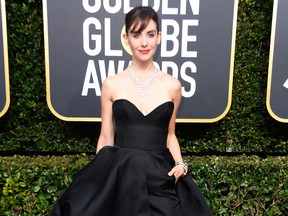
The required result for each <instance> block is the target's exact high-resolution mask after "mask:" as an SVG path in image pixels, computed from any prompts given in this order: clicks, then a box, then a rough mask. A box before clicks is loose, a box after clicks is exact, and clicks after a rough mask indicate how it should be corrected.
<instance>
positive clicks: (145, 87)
mask: <svg viewBox="0 0 288 216" xmlns="http://www.w3.org/2000/svg"><path fill="white" fill-rule="evenodd" d="M157 72H158V69H157V67H156V69H155V71H154V73H153V75H152V76H151V78H150V79H149V80H148V81H147V82H146V83H142V82H141V81H140V80H139V78H138V77H137V76H136V75H135V74H134V73H133V72H132V71H131V70H130V66H129V67H128V75H129V76H130V77H131V78H132V80H133V82H134V85H135V87H136V89H137V90H138V91H139V93H140V95H141V96H142V97H145V96H146V94H147V92H148V91H149V89H150V87H151V85H152V84H153V83H154V82H155V81H156V75H157Z"/></svg>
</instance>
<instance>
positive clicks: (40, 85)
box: [0, 0, 288, 153]
mask: <svg viewBox="0 0 288 216" xmlns="http://www.w3.org/2000/svg"><path fill="white" fill-rule="evenodd" d="M272 9H273V0H265V1H263V0H239V12H238V25H237V38H236V53H235V71H234V84H233V98H232V106H231V109H230V111H229V113H228V114H227V115H226V117H224V118H223V119H222V120H220V121H218V122H216V123H205V124H200V123H199V124H198V123H196V124H195V123H194V124H191V123H179V124H177V134H178V137H179V140H180V142H181V146H182V149H183V151H185V152H187V151H188V152H225V151H226V150H227V149H228V148H229V149H232V151H234V152H282V153H283V152H287V149H288V133H287V131H288V130H287V129H288V125H287V124H284V123H280V122H277V121H276V120H274V119H272V117H270V115H269V114H268V112H267V110H266V104H265V100H266V85H267V73H268V58H269V43H270V30H271V19H272ZM6 10H7V28H8V29H7V31H8V49H9V50H8V52H9V67H10V88H11V105H10V108H9V110H8V111H7V113H6V114H5V115H4V116H3V117H2V118H1V119H0V151H54V152H67V151H70V152H74V151H76V152H94V151H95V145H96V143H97V137H98V135H99V129H100V124H99V123H88V122H82V123H81V122H64V121H61V120H59V119H57V118H56V117H55V116H53V115H52V114H51V112H50V111H49V109H48V107H47V104H46V92H45V71H44V42H43V23H42V1H41V0H21V1H20V0H6Z"/></svg>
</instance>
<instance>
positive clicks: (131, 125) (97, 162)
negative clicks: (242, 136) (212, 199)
mask: <svg viewBox="0 0 288 216" xmlns="http://www.w3.org/2000/svg"><path fill="white" fill-rule="evenodd" d="M173 109H174V104H173V102H170V101H168V102H165V103H163V104H161V105H159V106H158V107H156V108H155V109H154V110H153V111H152V112H150V113H149V114H148V115H143V114H142V113H141V112H140V111H139V110H138V109H137V108H136V107H135V105H134V104H132V103H131V102H129V101H128V100H126V99H118V100H116V101H114V103H113V116H114V120H115V125H116V141H115V145H114V146H106V147H103V148H102V149H101V150H100V151H99V152H98V154H97V155H96V156H95V158H94V159H93V160H92V161H91V162H90V163H89V164H88V165H86V166H85V167H84V168H83V169H82V170H81V171H80V172H79V174H78V175H77V177H76V178H75V180H74V181H73V182H72V184H71V185H70V186H69V187H68V188H67V190H66V191H65V192H64V193H63V194H62V195H61V196H60V197H59V198H58V200H57V201H56V203H55V204H54V205H53V208H52V212H51V213H50V215H51V216H60V215H61V216H197V215H198V216H206V215H211V212H210V210H209V208H208V205H207V204H206V202H205V199H204V197H203V195H202V193H201V191H200V189H199V188H198V187H197V185H196V184H195V183H194V181H193V180H192V178H191V177H190V176H189V175H186V176H185V177H183V178H181V179H180V180H179V181H178V182H177V183H176V184H175V178H174V176H172V177H170V176H168V172H169V171H170V170H171V169H172V167H173V166H174V164H175V162H174V160H173V158H172V155H171V154H170V151H169V150H168V149H167V147H166V140H167V132H168V125H169V121H170V118H171V115H172V112H173Z"/></svg>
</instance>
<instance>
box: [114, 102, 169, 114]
mask: <svg viewBox="0 0 288 216" xmlns="http://www.w3.org/2000/svg"><path fill="white" fill-rule="evenodd" d="M117 101H126V102H128V103H129V104H131V105H132V106H133V107H134V108H135V109H136V110H137V111H138V112H139V113H140V114H142V116H143V117H147V116H149V115H150V114H151V113H153V112H154V111H155V110H157V109H158V108H160V107H161V106H163V105H164V104H167V103H171V104H173V105H174V103H173V102H172V101H165V102H163V103H161V104H159V105H157V106H156V107H155V108H154V109H152V110H151V111H150V112H149V113H147V114H146V115H145V114H144V113H142V112H141V111H140V110H139V109H138V107H137V106H136V105H135V104H134V103H132V102H131V101H130V100H128V99H125V98H120V99H116V100H114V101H113V104H112V105H114V103H115V102H117Z"/></svg>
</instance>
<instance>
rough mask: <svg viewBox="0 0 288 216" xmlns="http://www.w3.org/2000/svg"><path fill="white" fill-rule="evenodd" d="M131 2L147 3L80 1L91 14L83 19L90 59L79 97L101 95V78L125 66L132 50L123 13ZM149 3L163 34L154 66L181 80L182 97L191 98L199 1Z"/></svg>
mask: <svg viewBox="0 0 288 216" xmlns="http://www.w3.org/2000/svg"><path fill="white" fill-rule="evenodd" d="M132 2H133V6H137V5H139V4H142V5H148V1H138V2H137V1H115V3H114V5H113V6H111V5H110V2H109V1H92V2H91V1H88V0H83V1H82V6H83V9H84V10H85V11H86V12H87V14H90V16H89V17H87V18H86V19H85V20H84V22H83V50H84V52H85V53H86V54H87V56H88V58H89V59H88V63H87V67H86V73H85V78H84V82H83V88H82V94H81V95H82V96H84V97H85V96H88V95H89V94H96V96H101V85H102V83H103V82H104V80H105V79H106V78H107V77H108V76H111V75H114V74H116V73H118V72H120V71H123V70H125V68H126V67H127V66H128V64H129V62H130V60H131V55H132V53H131V50H130V48H129V46H128V45H127V44H125V41H124V40H123V37H122V35H123V34H124V33H125V30H124V29H125V28H124V26H123V23H124V18H125V14H126V13H127V12H129V11H130V10H131V9H132V8H133V6H132ZM149 3H150V6H152V7H153V8H154V10H155V11H157V12H158V14H159V15H160V18H161V19H160V27H161V32H162V35H163V37H162V40H161V43H160V45H159V47H158V52H159V58H158V59H156V60H155V65H156V66H157V67H158V68H160V69H161V70H163V71H165V72H168V73H170V74H171V75H172V76H174V77H176V78H177V79H179V80H181V83H182V96H183V97H185V98H190V97H192V96H193V95H194V94H195V92H196V80H195V79H194V77H193V76H194V75H195V74H196V73H197V66H196V63H195V62H194V61H193V59H196V58H197V50H196V48H195V44H197V35H195V33H194V32H195V30H196V29H197V27H198V26H199V20H198V16H199V11H200V0H193V1H191V0H190V1H188V0H185V1H171V0H170V1H168V0H163V1H160V0H158V1H156V0H154V1H149ZM119 37H120V38H119ZM123 48H124V49H123ZM123 50H124V52H123ZM127 54H128V55H127ZM90 57H93V58H90Z"/></svg>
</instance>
